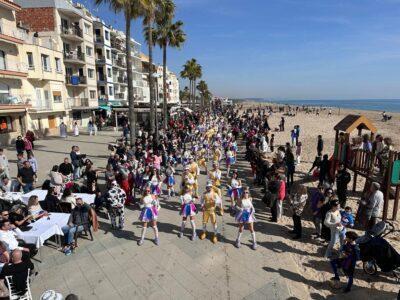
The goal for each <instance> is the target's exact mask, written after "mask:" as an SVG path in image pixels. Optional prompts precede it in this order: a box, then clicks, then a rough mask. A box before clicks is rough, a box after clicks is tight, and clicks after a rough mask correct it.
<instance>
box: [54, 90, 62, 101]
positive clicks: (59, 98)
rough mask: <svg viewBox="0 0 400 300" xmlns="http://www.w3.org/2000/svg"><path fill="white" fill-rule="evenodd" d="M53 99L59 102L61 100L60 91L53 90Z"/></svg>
mask: <svg viewBox="0 0 400 300" xmlns="http://www.w3.org/2000/svg"><path fill="white" fill-rule="evenodd" d="M53 101H54V103H61V102H62V97H61V92H60V91H54V92H53Z"/></svg>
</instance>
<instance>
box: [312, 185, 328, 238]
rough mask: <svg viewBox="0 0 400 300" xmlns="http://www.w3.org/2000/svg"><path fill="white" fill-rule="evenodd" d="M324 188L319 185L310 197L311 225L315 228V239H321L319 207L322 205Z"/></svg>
mask: <svg viewBox="0 0 400 300" xmlns="http://www.w3.org/2000/svg"><path fill="white" fill-rule="evenodd" d="M324 200H325V196H324V186H323V185H319V186H318V189H317V190H316V191H315V192H314V193H313V195H312V197H311V211H312V216H313V223H314V226H315V234H313V236H315V238H316V239H319V238H320V237H321V230H322V215H321V207H322V206H323V205H324Z"/></svg>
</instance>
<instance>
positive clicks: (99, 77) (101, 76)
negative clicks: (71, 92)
mask: <svg viewBox="0 0 400 300" xmlns="http://www.w3.org/2000/svg"><path fill="white" fill-rule="evenodd" d="M97 81H106V76H105V75H104V74H97Z"/></svg>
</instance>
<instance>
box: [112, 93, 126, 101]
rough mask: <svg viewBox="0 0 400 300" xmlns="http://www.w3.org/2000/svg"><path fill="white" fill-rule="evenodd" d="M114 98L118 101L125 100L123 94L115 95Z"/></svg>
mask: <svg viewBox="0 0 400 300" xmlns="http://www.w3.org/2000/svg"><path fill="white" fill-rule="evenodd" d="M114 98H115V99H118V100H124V99H126V97H125V93H115V95H114Z"/></svg>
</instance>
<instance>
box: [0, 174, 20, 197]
mask: <svg viewBox="0 0 400 300" xmlns="http://www.w3.org/2000/svg"><path fill="white" fill-rule="evenodd" d="M0 190H1V191H2V192H4V193H10V192H15V191H18V190H19V183H18V182H17V181H16V180H11V179H10V178H8V177H3V178H2V179H1V181H0Z"/></svg>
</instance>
